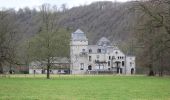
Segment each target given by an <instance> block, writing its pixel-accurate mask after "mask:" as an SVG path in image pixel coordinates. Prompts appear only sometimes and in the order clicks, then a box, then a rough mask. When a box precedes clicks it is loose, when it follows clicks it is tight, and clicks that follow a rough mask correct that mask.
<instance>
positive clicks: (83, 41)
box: [29, 29, 135, 74]
mask: <svg viewBox="0 0 170 100" xmlns="http://www.w3.org/2000/svg"><path fill="white" fill-rule="evenodd" d="M56 58H57V59H56V61H54V67H53V68H52V69H51V70H50V73H51V74H59V73H65V72H66V69H67V72H69V73H70V74H90V73H92V74H93V73H115V74H116V73H118V74H134V73H135V57H134V56H127V55H125V54H124V53H123V52H122V51H121V50H120V49H119V48H118V46H117V45H116V44H112V43H111V42H110V41H109V40H108V39H107V38H105V37H102V38H101V39H100V40H98V42H97V43H96V44H95V45H89V44H88V39H87V37H86V34H85V33H84V32H83V31H81V30H80V29H77V30H76V31H75V32H73V33H72V34H71V40H70V59H66V58H58V57H56ZM42 62H43V61H42ZM44 66H45V65H44V64H42V63H41V62H38V61H35V62H32V63H31V64H30V67H29V73H30V74H33V73H34V74H44V73H46V68H44ZM68 70H69V71H68Z"/></svg>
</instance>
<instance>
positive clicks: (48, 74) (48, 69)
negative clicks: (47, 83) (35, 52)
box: [47, 59, 50, 79]
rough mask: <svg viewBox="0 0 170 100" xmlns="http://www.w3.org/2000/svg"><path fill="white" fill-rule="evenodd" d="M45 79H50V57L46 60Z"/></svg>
mask: <svg viewBox="0 0 170 100" xmlns="http://www.w3.org/2000/svg"><path fill="white" fill-rule="evenodd" d="M47 79H50V59H48V62H47Z"/></svg>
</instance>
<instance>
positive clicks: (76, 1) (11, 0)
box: [0, 0, 129, 9]
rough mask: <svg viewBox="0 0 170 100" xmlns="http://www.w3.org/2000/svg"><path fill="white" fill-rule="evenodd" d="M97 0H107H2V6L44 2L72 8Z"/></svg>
mask: <svg viewBox="0 0 170 100" xmlns="http://www.w3.org/2000/svg"><path fill="white" fill-rule="evenodd" d="M95 1H106V0H0V8H15V9H18V8H24V7H26V6H27V7H30V8H33V7H35V8H36V7H39V6H40V5H42V4H44V3H49V4H51V5H57V6H60V5H61V4H66V5H67V7H69V8H71V7H74V6H79V5H84V4H90V3H92V2H95ZM107 1H119V2H126V1H129V0H107Z"/></svg>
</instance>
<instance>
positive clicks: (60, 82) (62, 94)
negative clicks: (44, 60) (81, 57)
mask: <svg viewBox="0 0 170 100" xmlns="http://www.w3.org/2000/svg"><path fill="white" fill-rule="evenodd" d="M0 100H170V77H162V78H160V77H147V76H108V75H107V76H106V75H103V76H101V75H100V76H73V75H72V76H71V75H70V76H64V75H62V76H58V75H57V76H52V78H51V79H49V80H47V79H45V76H42V75H39V76H35V77H33V76H24V75H17V76H10V77H1V78H0Z"/></svg>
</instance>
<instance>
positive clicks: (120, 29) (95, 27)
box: [59, 2, 135, 44]
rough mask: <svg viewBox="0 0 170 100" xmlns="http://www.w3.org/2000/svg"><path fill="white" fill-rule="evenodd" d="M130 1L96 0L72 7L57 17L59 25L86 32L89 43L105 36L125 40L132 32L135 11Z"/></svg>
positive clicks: (112, 39)
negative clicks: (96, 0)
mask: <svg viewBox="0 0 170 100" xmlns="http://www.w3.org/2000/svg"><path fill="white" fill-rule="evenodd" d="M132 6H133V5H132V4H131V3H114V2H96V3H92V4H91V5H87V6H80V7H75V8H72V9H70V10H68V11H66V12H65V13H63V14H62V15H61V16H60V18H59V24H60V25H61V26H64V27H67V28H70V29H72V30H75V29H77V28H81V29H82V30H83V31H85V32H86V33H87V36H88V38H89V41H90V44H92V43H96V41H97V40H98V39H99V38H101V37H103V36H105V37H107V38H108V39H110V40H111V41H127V40H128V39H129V38H130V34H131V33H133V32H134V25H135V13H134V12H133V11H132V10H130V9H131V8H132Z"/></svg>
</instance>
